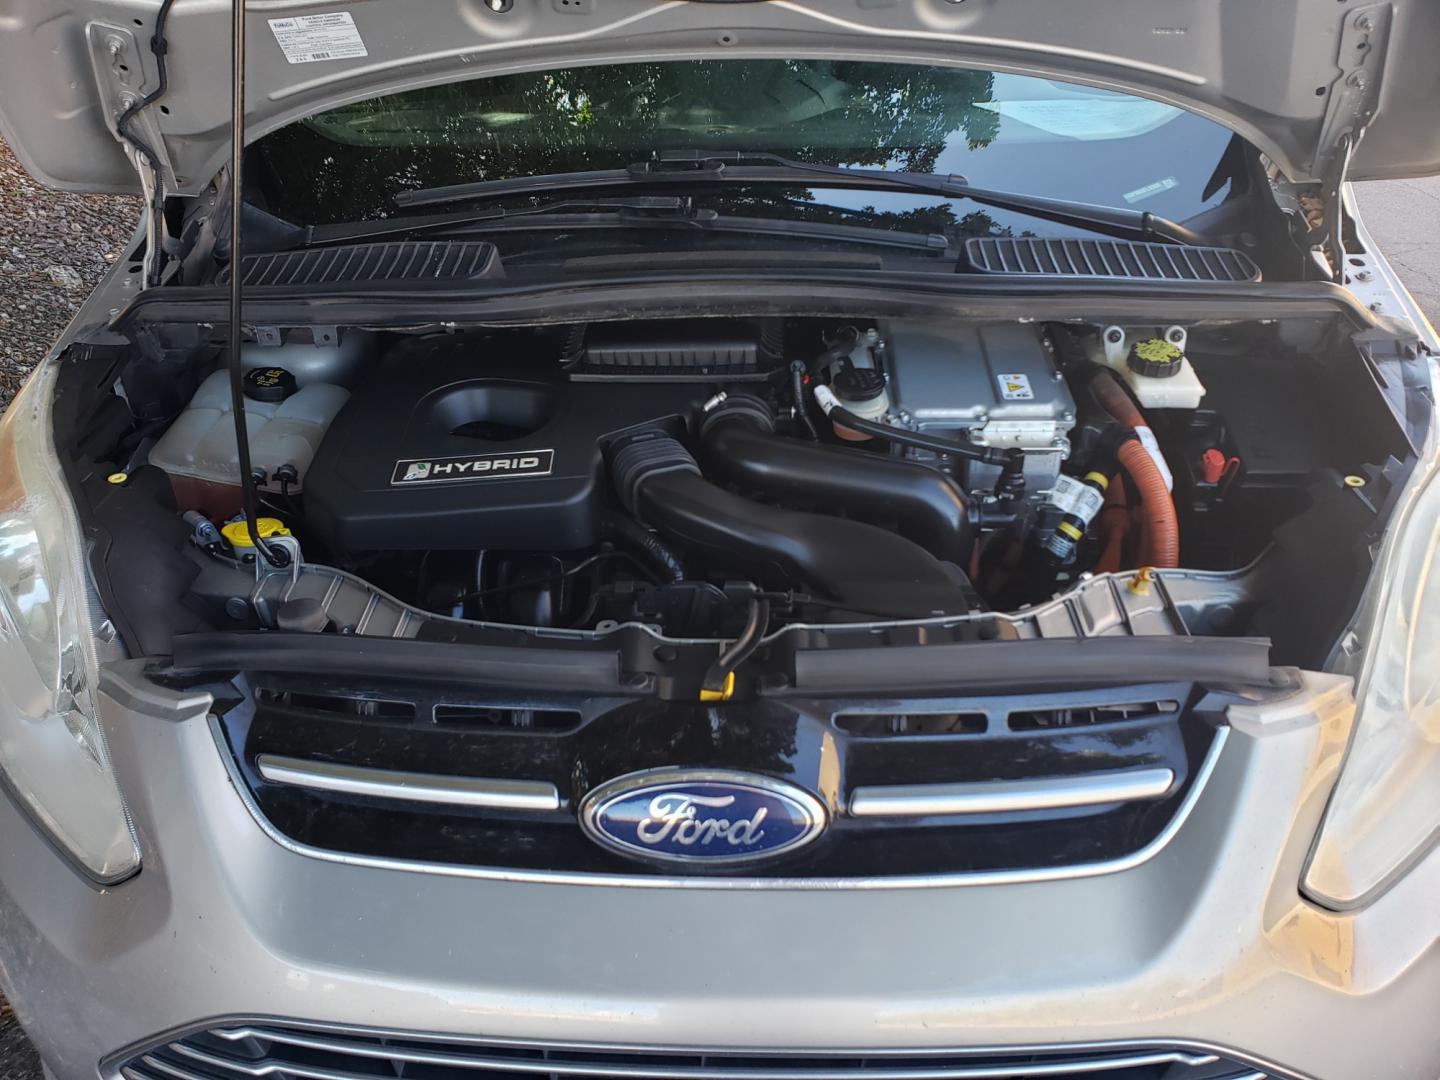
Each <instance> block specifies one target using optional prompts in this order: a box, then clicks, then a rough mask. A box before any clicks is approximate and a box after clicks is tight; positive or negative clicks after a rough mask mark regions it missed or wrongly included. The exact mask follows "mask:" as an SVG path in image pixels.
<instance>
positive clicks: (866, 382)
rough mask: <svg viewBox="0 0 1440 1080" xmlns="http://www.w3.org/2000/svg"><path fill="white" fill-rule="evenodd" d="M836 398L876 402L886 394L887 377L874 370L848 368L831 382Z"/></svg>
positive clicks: (836, 374) (838, 373) (837, 373)
mask: <svg viewBox="0 0 1440 1080" xmlns="http://www.w3.org/2000/svg"><path fill="white" fill-rule="evenodd" d="M831 385H832V388H833V389H834V391H835V396H836V397H838V398H839V399H840V400H841V401H842V402H843V401H874V400H875V399H876V398H878V397H879V396H880V395H881V394H883V393H885V376H884V375H882V374H881V373H880V372H878V371H876V370H875V369H874V368H856V367H847V368H846V369H845V370H844V371H839V372H836V373H835V377H834V379H833V380H832V381H831Z"/></svg>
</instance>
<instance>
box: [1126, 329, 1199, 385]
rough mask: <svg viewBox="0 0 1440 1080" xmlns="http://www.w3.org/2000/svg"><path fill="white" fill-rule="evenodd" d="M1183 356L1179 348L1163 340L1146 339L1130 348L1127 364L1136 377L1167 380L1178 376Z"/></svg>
mask: <svg viewBox="0 0 1440 1080" xmlns="http://www.w3.org/2000/svg"><path fill="white" fill-rule="evenodd" d="M1184 359H1185V354H1184V353H1183V352H1181V351H1180V346H1179V345H1176V344H1174V343H1173V342H1169V341H1166V340H1165V339H1164V338H1147V339H1146V340H1144V341H1137V342H1135V344H1134V345H1132V346H1131V347H1130V357H1129V360H1128V363H1129V365H1130V370H1131V371H1133V372H1135V374H1137V375H1144V376H1146V377H1147V378H1151V379H1168V378H1170V377H1171V376H1173V375H1179V374H1180V362H1181V361H1182V360H1184Z"/></svg>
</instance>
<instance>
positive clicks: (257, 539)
mask: <svg viewBox="0 0 1440 1080" xmlns="http://www.w3.org/2000/svg"><path fill="white" fill-rule="evenodd" d="M244 157H245V0H234V2H233V3H232V4H231V5H230V330H229V343H228V344H229V354H228V365H227V366H228V367H229V369H230V412H231V414H232V415H233V416H234V418H235V450H236V456H237V457H238V459H239V462H240V500H241V505H242V507H243V508H244V512H245V529H246V531H247V532H249V533H250V539H251V540H252V541H253V542H254V544H255V552H256V558H260V559H264V560H265V561H266V562H268V563H269V564H270V565H271V566H275V567H280V566H286V565H288V564H289V562H290V555H289V553H288V552H286V551H285V549H284V548H281V547H279V546H275V545H271V543H270V542H269V541H268V540H267V539H265V537H263V536H261V535H260V528H259V515H258V514H257V513H256V507H257V505H258V502H259V499H258V497H257V494H256V491H255V474H254V472H252V471H251V466H250V431H249V428H248V427H247V426H246V424H245V372H244V369H243V368H242V366H241V363H240V341H241V338H242V337H243V336H244V335H243V330H242V324H241V321H240V315H241V306H240V305H241V290H242V286H243V285H244V281H243V274H242V273H241V264H240V255H241V248H240V219H241V218H242V217H243V216H244V213H243V212H244V208H245V185H244V182H243V180H242V179H241V174H242V170H243V166H244Z"/></svg>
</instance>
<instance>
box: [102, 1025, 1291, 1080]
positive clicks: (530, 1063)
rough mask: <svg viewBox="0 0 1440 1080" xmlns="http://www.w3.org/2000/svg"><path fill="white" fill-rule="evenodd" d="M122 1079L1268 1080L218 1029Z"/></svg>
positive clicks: (1028, 1059)
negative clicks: (1067, 1079)
mask: <svg viewBox="0 0 1440 1080" xmlns="http://www.w3.org/2000/svg"><path fill="white" fill-rule="evenodd" d="M119 1074H120V1075H121V1076H122V1077H124V1078H125V1080H231V1078H241V1077H245V1078H253V1077H256V1076H273V1077H277V1078H285V1080H300V1078H304V1080H365V1078H369V1077H376V1078H381V1077H384V1078H389V1080H396V1078H401V1077H403V1078H405V1080H466V1078H470V1080H474V1078H477V1077H485V1078H486V1080H535V1078H536V1077H543V1078H545V1080H982V1078H983V1080H1042V1078H1043V1080H1065V1078H1079V1077H1085V1078H1088V1080H1266V1075H1267V1074H1265V1073H1263V1072H1258V1071H1256V1070H1255V1069H1252V1068H1249V1067H1247V1066H1244V1065H1241V1064H1238V1063H1236V1062H1233V1061H1226V1060H1224V1059H1223V1058H1220V1057H1217V1056H1216V1055H1214V1054H1210V1053H1206V1052H1204V1051H1197V1050H1185V1049H1178V1048H1167V1047H1150V1046H1144V1047H1134V1048H1118V1047H1109V1048H1106V1047H1085V1048H1076V1049H1073V1050H1046V1051H1042V1052H1025V1051H1018V1050H1001V1051H991V1052H986V1051H963V1052H955V1053H931V1052H923V1053H922V1052H911V1053H907V1052H889V1053H886V1052H879V1053H866V1054H863V1055H862V1054H857V1053H848V1054H847V1053H833V1054H831V1053H824V1054H790V1053H785V1054H778V1053H763V1052H754V1053H750V1052H743V1051H734V1052H726V1053H716V1052H708V1051H707V1052H704V1053H698V1052H697V1053H690V1052H685V1051H678V1050H641V1051H636V1050H625V1051H606V1050H597V1049H589V1048H571V1047H565V1046H534V1045H514V1044H506V1043H490V1042H475V1041H464V1040H458V1039H438V1038H422V1037H418V1036H410V1035H388V1034H375V1033H367V1032H360V1031H349V1030H347V1031H338V1032H337V1031H328V1030H320V1029H308V1028H302V1027H292V1026H273V1025H269V1024H266V1025H263V1026H237V1027H232V1028H212V1029H210V1030H208V1031H201V1032H196V1033H193V1034H189V1035H185V1036H183V1037H181V1038H177V1039H175V1040H173V1041H170V1042H167V1043H164V1044H162V1045H159V1046H156V1047H154V1048H153V1049H150V1050H147V1051H145V1052H142V1053H139V1054H136V1055H133V1056H132V1057H130V1058H129V1060H128V1061H126V1062H125V1063H124V1064H123V1065H122V1066H121V1067H120V1069H119Z"/></svg>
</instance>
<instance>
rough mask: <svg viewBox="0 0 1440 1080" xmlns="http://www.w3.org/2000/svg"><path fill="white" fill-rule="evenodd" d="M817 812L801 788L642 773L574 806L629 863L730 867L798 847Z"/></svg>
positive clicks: (709, 773)
mask: <svg viewBox="0 0 1440 1080" xmlns="http://www.w3.org/2000/svg"><path fill="white" fill-rule="evenodd" d="M826 818H827V815H826V812H825V806H824V804H823V803H821V802H820V800H819V799H817V798H815V796H813V795H811V794H810V793H809V792H808V791H805V790H804V789H803V788H799V787H796V786H795V785H794V784H790V783H786V782H785V781H783V780H776V779H773V778H771V777H768V776H759V775H757V774H755V773H742V772H725V771H717V770H711V769H648V770H646V771H645V772H637V773H630V774H628V775H626V776H620V777H617V778H616V779H614V780H610V781H608V782H606V783H604V784H601V785H600V786H599V787H597V788H595V790H593V791H591V792H590V794H588V795H587V796H585V799H584V801H583V802H582V803H581V804H580V824H581V826H582V827H583V828H584V829H585V831H586V832H587V833H588V834H589V835H590V838H591V839H592V840H594V841H596V842H597V843H599V844H601V845H603V846H604V847H607V848H609V849H610V850H611V851H618V852H619V853H620V854H622V855H629V856H630V857H631V858H636V859H645V860H647V861H652V862H663V863H683V864H686V865H689V866H695V867H699V866H734V865H737V864H740V863H749V862H755V861H758V860H761V859H769V858H774V857H775V856H777V855H781V854H783V853H785V852H790V851H794V850H796V849H797V848H801V847H804V846H805V845H806V844H808V843H810V842H811V841H812V840H815V839H816V838H817V837H819V835H820V834H821V833H822V832H824V831H825V824H826Z"/></svg>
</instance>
